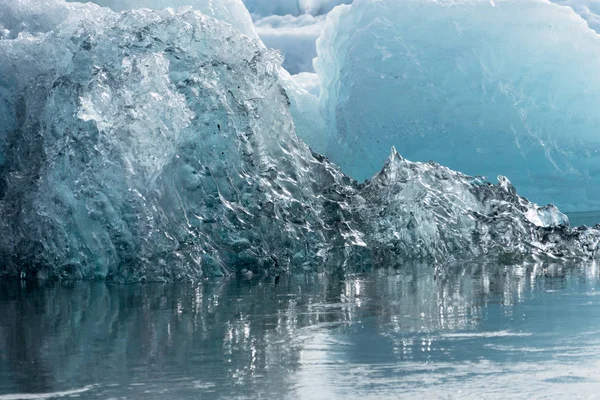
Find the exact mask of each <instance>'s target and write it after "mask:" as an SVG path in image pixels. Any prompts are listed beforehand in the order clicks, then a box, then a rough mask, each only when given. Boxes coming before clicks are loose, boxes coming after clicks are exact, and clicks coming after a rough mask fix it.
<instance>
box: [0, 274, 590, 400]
mask: <svg viewBox="0 0 600 400" xmlns="http://www.w3.org/2000/svg"><path fill="white" fill-rule="evenodd" d="M599 283H600V279H599V273H598V269H597V267H596V266H595V265H591V266H585V267H583V266H582V267H573V268H566V267H564V268H561V267H556V266H555V267H546V268H543V267H541V266H535V265H530V266H520V267H497V268H489V267H480V266H464V267H457V268H455V269H453V270H452V271H449V272H448V273H446V274H445V275H443V276H435V275H434V274H433V273H432V272H431V268H428V267H414V268H407V269H406V270H403V271H393V272H390V271H381V270H380V271H376V272H372V273H368V274H364V275H353V276H349V277H344V276H330V275H324V274H318V275H317V274H315V275H301V276H290V277H282V278H281V279H280V280H278V282H277V283H275V282H274V281H273V280H272V279H266V280H254V281H245V280H242V279H232V280H217V281H207V282H203V283H201V284H197V285H189V284H146V285H131V286H123V285H110V284H105V283H99V282H96V283H69V284H67V283H62V284H45V285H42V286H39V285H35V284H31V283H21V282H10V283H7V282H4V283H0V316H1V318H0V400H6V399H19V398H38V397H40V396H42V395H44V397H45V398H60V397H64V398H71V397H74V396H79V397H80V398H102V399H108V398H131V399H136V398H144V399H162V398H174V399H187V398H189V399H216V398H225V399H229V398H231V399H238V398H239V399H245V398H248V399H258V398H266V399H335V398H340V399H342V398H356V397H359V396H360V397H363V398H367V399H369V398H373V399H382V398H383V399H385V398H390V399H395V398H414V397H415V396H416V395H420V396H424V397H425V398H446V399H452V398H461V399H463V398H482V397H483V398H507V397H521V398H546V397H548V396H554V397H557V396H558V397H561V396H570V395H577V396H580V398H596V396H597V393H600V285H599Z"/></svg>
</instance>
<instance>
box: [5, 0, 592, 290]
mask: <svg viewBox="0 0 600 400" xmlns="http://www.w3.org/2000/svg"><path fill="white" fill-rule="evenodd" d="M2 1H4V0H2ZM44 4H45V7H47V9H46V11H47V14H45V15H46V16H47V17H48V19H44V18H45V17H44V15H40V14H39V11H38V10H37V4H33V3H32V2H30V1H28V0H16V1H10V2H4V3H2V6H3V8H2V9H3V10H4V11H6V13H5V14H3V17H2V18H3V20H2V21H3V24H4V22H5V21H8V20H9V18H8V17H6V15H11V16H14V15H17V12H18V13H20V14H19V15H21V16H22V18H24V19H23V21H22V23H21V24H19V23H18V22H17V21H16V19H14V22H17V23H12V22H11V23H10V24H8V23H7V24H6V26H10V27H11V28H10V29H11V30H12V31H14V30H20V33H19V34H18V35H16V36H13V35H8V36H7V37H6V38H4V39H1V40H0V71H2V75H0V104H1V105H2V107H0V120H1V121H2V124H0V132H1V133H2V136H1V137H2V143H1V145H2V148H1V150H0V154H2V157H1V158H0V162H1V165H0V232H4V233H5V234H3V235H0V259H1V260H2V264H1V265H0V275H2V276H5V275H8V276H19V277H22V278H23V277H25V278H32V277H64V278H106V279H114V280H119V281H139V280H170V281H173V280H182V279H185V280H190V279H198V278H200V277H202V276H205V275H220V274H228V273H235V272H247V273H269V272H273V271H277V272H282V271H286V270H290V269H294V270H327V271H331V270H334V269H341V270H346V271H354V270H362V269H364V268H368V267H371V266H374V265H385V266H389V267H392V266H394V267H396V266H401V264H402V263H403V262H404V261H406V260H423V261H429V262H432V263H434V264H435V265H436V266H437V267H439V268H441V267H443V266H444V265H446V264H448V263H452V262H464V261H466V260H470V259H475V258H480V257H484V259H485V261H488V262H494V263H497V262H502V263H511V262H514V261H515V260H518V261H521V260H523V259H528V260H533V261H537V260H548V259H552V260H554V259H558V258H564V259H576V260H582V259H589V258H594V257H597V245H598V242H599V241H600V231H598V230H597V229H571V228H569V227H568V226H567V219H566V217H564V216H563V215H562V214H560V213H559V212H558V210H556V209H555V208H553V207H545V208H540V207H538V206H536V205H534V204H532V203H530V202H528V201H527V200H525V199H524V198H521V197H519V196H518V195H517V194H516V191H515V189H514V188H513V187H512V185H511V184H510V182H508V180H506V179H504V178H502V179H501V180H500V183H499V184H498V185H491V184H489V183H487V182H485V181H484V180H482V179H481V178H472V177H469V176H467V175H463V174H460V173H457V172H454V171H451V170H449V169H448V168H446V167H442V166H439V165H438V164H435V163H429V164H422V163H412V162H409V161H407V160H405V159H403V158H401V157H400V156H399V155H398V153H396V152H395V151H394V152H393V153H392V155H391V157H390V158H389V160H388V162H387V164H386V166H385V167H384V169H383V170H382V171H381V172H380V173H379V174H377V175H376V176H375V177H374V178H373V179H372V180H371V181H369V182H368V183H366V184H358V183H357V182H356V181H354V180H352V179H350V178H349V177H347V176H345V175H344V174H342V173H341V172H340V170H339V169H338V168H337V167H336V166H335V165H333V164H331V163H330V162H328V161H327V160H326V159H325V158H324V157H322V156H320V155H318V154H315V153H312V152H311V151H310V149H309V148H308V147H307V146H306V145H305V144H304V143H303V142H302V141H300V140H299V139H298V138H297V137H296V134H295V130H294V129H295V127H294V122H293V120H292V117H291V113H290V109H294V107H295V108H296V112H297V113H298V112H299V111H302V106H303V105H304V103H302V99H304V98H305V96H307V95H308V96H310V95H309V94H308V93H307V92H306V91H304V89H302V88H301V87H300V86H299V85H297V84H296V82H295V81H294V80H293V79H291V78H290V77H289V75H286V74H285V72H284V71H281V68H280V64H281V59H280V56H279V54H278V53H276V52H273V51H270V50H268V49H266V48H264V47H263V46H262V45H261V44H260V43H259V42H258V41H256V40H252V39H251V38H249V37H248V36H247V35H243V34H241V33H240V32H239V31H238V30H237V29H235V28H234V27H232V26H231V25H228V24H226V23H224V22H222V21H218V20H216V19H213V18H210V17H207V16H205V15H203V14H201V13H200V12H198V11H194V10H191V9H187V10H186V9H181V10H179V11H174V10H161V11H152V10H149V9H143V10H136V11H128V12H123V13H115V12H113V11H111V10H110V9H108V8H101V7H98V6H96V5H91V4H88V5H82V4H77V3H72V4H69V3H65V2H64V1H62V0H46V2H45V3H44ZM55 16H59V17H58V18H56V17H55ZM10 18H13V17H10ZM30 18H31V20H30ZM31 21H36V23H35V24H32V23H31ZM42 26H43V27H44V28H40V27H42ZM15 27H17V28H15ZM29 27H34V28H31V29H33V31H34V32H35V33H34V34H32V33H28V29H29ZM41 32H44V33H41ZM282 85H286V86H285V90H284V86H282ZM296 96H297V98H296V100H294V98H295V97H296ZM294 101H296V103H295V105H294ZM308 106H310V103H309V104H308ZM307 110H309V111H308V112H307V120H306V121H305V122H306V124H310V123H318V120H319V118H316V117H315V118H313V121H311V120H309V119H308V116H310V115H313V116H314V115H317V114H315V113H314V110H312V111H311V110H310V109H307ZM296 124H297V125H298V127H301V126H302V123H301V122H300V121H297V122H296ZM305 126H308V125H305ZM305 129H306V128H305Z"/></svg>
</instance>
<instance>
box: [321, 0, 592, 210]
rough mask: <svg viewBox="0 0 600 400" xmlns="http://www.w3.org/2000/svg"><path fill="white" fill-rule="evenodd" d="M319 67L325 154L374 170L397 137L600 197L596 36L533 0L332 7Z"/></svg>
mask: <svg viewBox="0 0 600 400" xmlns="http://www.w3.org/2000/svg"><path fill="white" fill-rule="evenodd" d="M318 53H319V58H318V60H317V63H316V67H317V72H318V73H319V75H320V78H321V82H322V91H321V101H322V106H323V108H324V110H325V114H326V117H327V124H328V130H329V131H330V137H329V146H328V149H327V153H326V154H327V155H328V156H329V157H330V158H331V159H332V160H333V161H334V162H337V163H339V165H340V166H341V167H342V168H343V170H344V171H346V172H348V173H350V174H351V175H352V176H353V177H356V178H357V179H364V178H368V177H369V176H370V175H371V174H373V173H374V172H376V171H377V169H378V168H379V165H380V164H381V161H382V160H383V159H385V157H386V153H387V149H388V148H389V147H390V146H391V145H395V146H397V147H398V148H399V149H400V150H401V152H402V154H403V155H405V156H406V157H407V158H410V159H413V160H420V161H428V160H436V161H438V162H440V163H442V164H445V165H448V166H449V167H451V168H453V169H456V170H460V171H463V172H466V173H469V174H482V175H485V176H489V177H494V176H497V175H506V176H508V177H509V178H510V179H511V181H512V182H513V183H514V184H515V186H516V187H517V188H518V189H519V190H520V192H521V193H523V194H525V195H526V196H527V197H530V198H531V199H532V200H534V201H536V202H540V203H548V202H553V203H555V204H557V205H558V206H559V207H560V208H562V209H565V210H567V211H584V210H594V209H600V168H599V166H600V152H599V151H600V136H598V134H597V132H598V131H599V130H600V117H599V116H598V113H597V111H596V109H597V105H598V104H599V103H600V79H598V78H597V73H596V71H598V70H599V69H600V37H599V36H598V35H596V34H595V33H594V32H593V31H591V30H590V29H589V28H588V26H587V25H586V23H585V21H583V20H582V19H581V18H580V17H579V16H578V15H576V14H575V13H574V12H573V11H572V10H570V9H569V8H567V7H561V6H557V5H555V4H552V3H548V2H545V1H536V0H503V1H497V2H490V1H488V0H461V1H456V2H439V1H433V0H423V1H414V0H377V1H375V0H356V1H355V2H354V3H353V4H352V5H351V6H340V7H338V8H336V9H334V10H333V11H332V12H331V13H330V14H329V16H328V18H327V26H326V28H325V32H324V34H323V35H322V36H321V38H320V39H319V42H318Z"/></svg>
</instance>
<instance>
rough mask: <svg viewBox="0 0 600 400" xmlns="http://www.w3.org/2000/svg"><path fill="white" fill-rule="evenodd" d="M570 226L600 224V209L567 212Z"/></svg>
mask: <svg viewBox="0 0 600 400" xmlns="http://www.w3.org/2000/svg"><path fill="white" fill-rule="evenodd" d="M567 216H568V217H569V222H571V226H581V225H587V226H595V225H596V224H600V211H588V212H576V213H567Z"/></svg>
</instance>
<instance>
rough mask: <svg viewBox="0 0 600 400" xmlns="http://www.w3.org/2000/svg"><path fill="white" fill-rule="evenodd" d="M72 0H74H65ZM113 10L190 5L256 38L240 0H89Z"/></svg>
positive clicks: (159, 8) (250, 19) (156, 8)
mask: <svg viewBox="0 0 600 400" xmlns="http://www.w3.org/2000/svg"><path fill="white" fill-rule="evenodd" d="M67 1H71V2H74V1H76V0H67ZM90 1H92V2H94V3H96V4H99V5H101V6H103V7H109V8H110V9H112V10H114V11H125V10H136V9H140V8H149V9H152V10H161V9H164V8H175V9H177V8H181V7H192V8H193V9H194V10H198V11H200V12H201V13H203V14H204V15H207V16H209V17H213V18H215V19H218V20H221V21H225V22H227V23H228V24H230V25H231V26H232V27H234V28H236V29H237V30H239V31H240V32H242V33H244V34H245V35H248V36H250V37H251V38H257V37H258V36H257V35H256V31H255V30H254V25H253V23H252V18H251V17H250V14H249V13H248V11H247V10H246V8H245V7H244V3H243V2H242V0H218V1H215V0H90Z"/></svg>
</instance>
